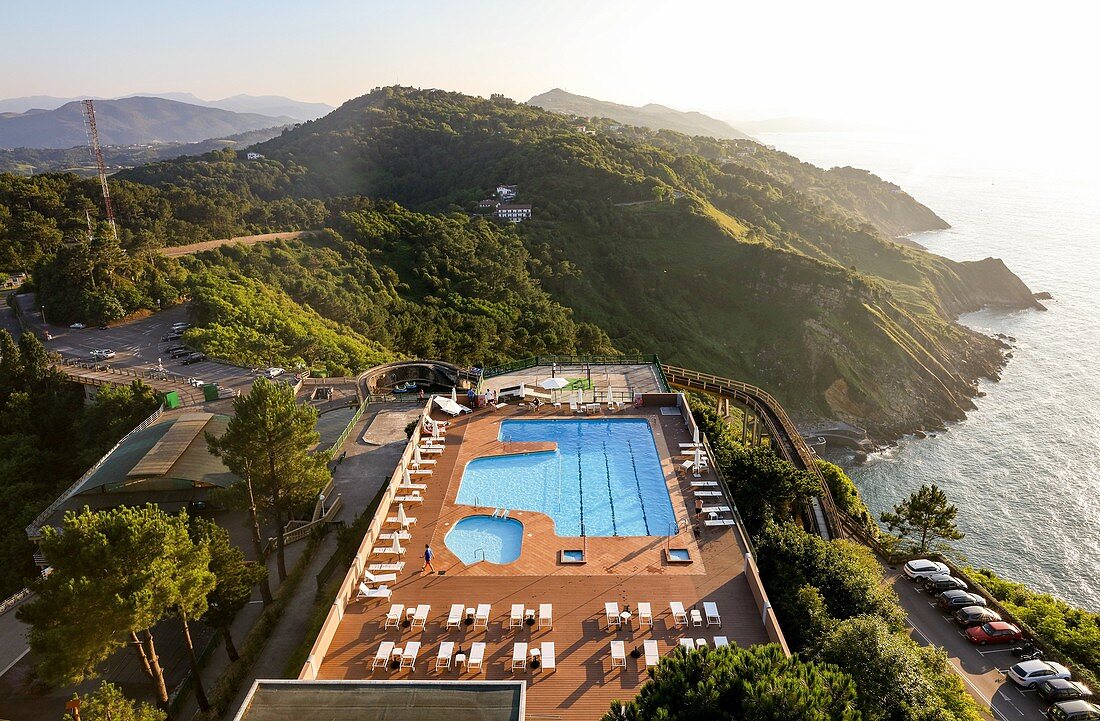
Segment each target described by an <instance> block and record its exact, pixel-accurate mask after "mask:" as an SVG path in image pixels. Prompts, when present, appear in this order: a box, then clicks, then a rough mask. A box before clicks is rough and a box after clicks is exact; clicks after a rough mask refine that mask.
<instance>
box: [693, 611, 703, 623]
mask: <svg viewBox="0 0 1100 721" xmlns="http://www.w3.org/2000/svg"><path fill="white" fill-rule="evenodd" d="M691 625H692V626H702V625H703V614H701V613H699V609H697V608H693V609H691Z"/></svg>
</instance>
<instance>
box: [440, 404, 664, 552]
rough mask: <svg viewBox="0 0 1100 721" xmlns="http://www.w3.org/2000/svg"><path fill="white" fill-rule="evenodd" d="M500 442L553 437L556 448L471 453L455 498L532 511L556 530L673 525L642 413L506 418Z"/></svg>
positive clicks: (618, 530) (610, 531) (613, 532)
mask: <svg viewBox="0 0 1100 721" xmlns="http://www.w3.org/2000/svg"><path fill="white" fill-rule="evenodd" d="M499 439H500V440H501V441H551V442H553V443H556V444H557V450H556V451H542V452H535V453H521V454H514V455H506V456H494V457H491V458H477V459H475V460H472V461H470V462H469V463H468V464H466V469H465V470H464V471H463V474H462V480H461V482H460V485H459V489H458V498H457V499H456V502H457V503H460V504H468V505H479V506H483V507H484V506H491V507H495V508H508V509H519V510H525V511H538V512H540V513H545V514H546V515H548V516H550V517H551V518H553V519H554V527H555V530H556V532H557V534H558V535H559V536H667V535H670V534H674V533H675V532H676V527H675V521H676V517H675V514H674V513H673V510H672V500H671V498H669V495H668V486H667V485H666V483H665V475H664V471H663V470H662V469H661V460H660V457H659V456H658V455H657V445H656V443H655V442H654V440H653V432H652V431H651V430H650V428H649V423H648V422H647V421H646V420H645V419H643V418H601V419H594V420H506V421H502V422H501V424H500V435H499Z"/></svg>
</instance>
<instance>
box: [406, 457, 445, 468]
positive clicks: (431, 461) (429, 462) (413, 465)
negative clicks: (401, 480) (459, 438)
mask: <svg viewBox="0 0 1100 721" xmlns="http://www.w3.org/2000/svg"><path fill="white" fill-rule="evenodd" d="M438 462H439V461H437V460H435V459H434V458H427V459H422V460H419V461H413V462H412V463H410V464H409V468H410V469H411V468H419V467H420V466H434V465H435V464H436V463H438Z"/></svg>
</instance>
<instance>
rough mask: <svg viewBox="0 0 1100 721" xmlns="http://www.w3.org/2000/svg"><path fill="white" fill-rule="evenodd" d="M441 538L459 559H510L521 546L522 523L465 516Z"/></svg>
mask: <svg viewBox="0 0 1100 721" xmlns="http://www.w3.org/2000/svg"><path fill="white" fill-rule="evenodd" d="M443 542H444V543H446V544H447V548H449V549H450V550H451V553H453V554H455V555H456V556H458V560H460V561H462V562H463V563H465V564H467V565H469V564H472V563H475V562H477V561H482V560H484V561H488V562H489V563H499V564H505V563H511V562H512V561H514V560H516V559H517V558H519V552H520V549H521V548H522V547H523V524H522V523H520V522H519V521H517V520H516V519H514V518H492V517H490V516H467V517H466V518H463V519H462V520H460V521H459V522H458V523H456V524H455V525H454V528H452V529H451V530H450V531H449V532H448V533H447V536H446V538H444V539H443Z"/></svg>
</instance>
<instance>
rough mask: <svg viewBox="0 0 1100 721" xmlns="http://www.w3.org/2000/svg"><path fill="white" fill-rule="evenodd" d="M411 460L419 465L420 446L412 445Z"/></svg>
mask: <svg viewBox="0 0 1100 721" xmlns="http://www.w3.org/2000/svg"><path fill="white" fill-rule="evenodd" d="M413 461H415V462H416V465H420V461H421V457H420V446H413Z"/></svg>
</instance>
